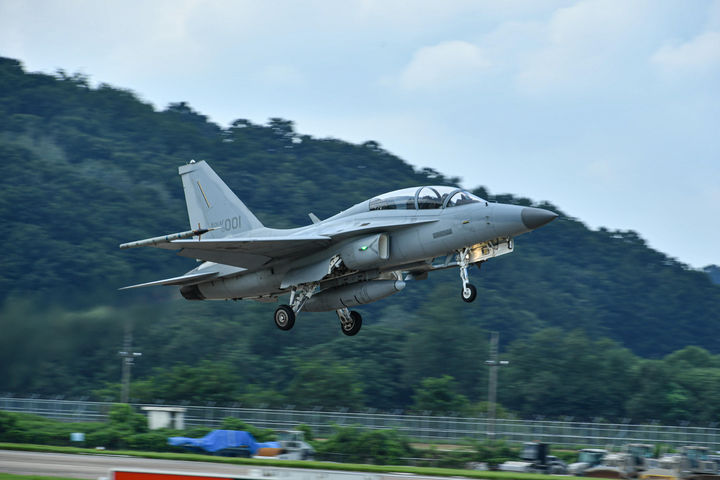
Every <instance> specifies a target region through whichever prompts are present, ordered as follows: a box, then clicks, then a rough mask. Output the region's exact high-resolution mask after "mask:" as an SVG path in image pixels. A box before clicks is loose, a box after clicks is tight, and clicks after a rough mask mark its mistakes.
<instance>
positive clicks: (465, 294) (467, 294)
mask: <svg viewBox="0 0 720 480" xmlns="http://www.w3.org/2000/svg"><path fill="white" fill-rule="evenodd" d="M460 294H461V297H462V299H463V300H464V301H466V302H467V303H470V302H472V301H473V300H475V297H477V288H475V285H473V284H472V283H468V284H466V285H465V286H464V287H463V289H462V292H460Z"/></svg>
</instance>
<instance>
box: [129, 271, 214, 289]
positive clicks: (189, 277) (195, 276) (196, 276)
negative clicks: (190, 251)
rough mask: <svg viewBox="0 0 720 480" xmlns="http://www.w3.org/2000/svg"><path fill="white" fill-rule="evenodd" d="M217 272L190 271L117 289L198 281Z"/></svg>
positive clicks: (184, 283) (208, 277)
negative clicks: (177, 275)
mask: <svg viewBox="0 0 720 480" xmlns="http://www.w3.org/2000/svg"><path fill="white" fill-rule="evenodd" d="M217 275H218V272H208V273H192V274H186V275H181V276H179V277H172V278H165V279H163V280H155V281H154V282H146V283H138V284H137V285H129V286H127V287H122V288H120V289H118V290H127V289H129V288H140V287H152V286H155V285H186V284H189V283H199V282H200V281H202V280H207V279H210V278H212V277H217Z"/></svg>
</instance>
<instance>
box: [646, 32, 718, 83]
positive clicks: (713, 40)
mask: <svg viewBox="0 0 720 480" xmlns="http://www.w3.org/2000/svg"><path fill="white" fill-rule="evenodd" d="M650 61H651V62H652V63H653V64H655V65H657V66H658V67H660V68H661V69H663V70H664V71H666V72H669V73H699V72H707V71H709V70H712V69H715V68H717V67H720V32H705V33H703V34H701V35H698V36H696V37H695V38H693V39H692V40H690V41H688V42H685V43H681V44H679V45H665V46H663V47H661V48H660V49H659V50H657V51H656V52H655V54H653V56H652V57H651V58H650Z"/></svg>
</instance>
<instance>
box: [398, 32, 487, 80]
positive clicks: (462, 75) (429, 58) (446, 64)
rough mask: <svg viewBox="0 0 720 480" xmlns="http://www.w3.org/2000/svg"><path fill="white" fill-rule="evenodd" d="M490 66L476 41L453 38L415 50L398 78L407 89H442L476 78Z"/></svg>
mask: <svg viewBox="0 0 720 480" xmlns="http://www.w3.org/2000/svg"><path fill="white" fill-rule="evenodd" d="M490 66H491V63H490V61H489V60H488V58H487V56H486V55H485V53H484V52H483V50H482V49H481V48H479V47H478V46H477V45H474V44H472V43H469V42H464V41H459V40H453V41H447V42H441V43H439V44H437V45H433V46H430V47H422V48H420V49H419V50H417V51H416V52H415V54H414V55H413V57H412V60H411V61H410V63H409V64H408V65H407V66H406V67H405V69H404V70H403V71H402V73H401V74H400V77H399V80H398V81H399V84H400V85H401V86H402V87H403V88H405V89H408V90H433V89H440V90H445V89H451V88H457V87H462V86H465V85H469V84H473V83H475V82H477V80H478V78H479V77H480V75H482V74H483V73H484V72H485V71H487V69H488V68H489V67H490Z"/></svg>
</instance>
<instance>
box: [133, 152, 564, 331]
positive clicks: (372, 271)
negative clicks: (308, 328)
mask: <svg viewBox="0 0 720 480" xmlns="http://www.w3.org/2000/svg"><path fill="white" fill-rule="evenodd" d="M179 173H180V176H181V178H182V183H183V189H184V192H185V200H186V203H187V210H188V218H189V222H190V225H191V228H192V230H189V231H185V232H180V233H177V234H171V235H166V236H160V237H153V238H149V239H146V240H140V241H136V242H130V243H126V244H123V245H121V248H134V247H139V246H153V247H157V248H163V249H168V250H176V251H177V253H178V255H181V256H185V257H189V258H196V259H199V260H201V261H203V263H202V264H201V265H199V266H198V267H197V268H195V269H193V270H191V271H190V272H188V273H186V274H185V275H183V276H180V277H173V278H171V279H165V280H158V281H155V282H147V283H143V284H138V285H132V286H130V287H125V288H135V287H142V286H150V285H176V286H178V285H179V286H180V287H181V293H182V294H183V296H185V297H186V298H188V299H191V300H203V299H207V300H212V299H217V300H220V299H223V300H224V299H244V298H249V299H255V300H261V301H267V300H274V299H276V298H277V297H278V296H280V295H283V294H286V293H291V292H292V296H291V301H290V303H291V305H289V306H288V305H281V306H280V307H279V308H278V309H277V310H276V319H275V321H276V324H278V327H279V328H282V329H283V330H287V329H289V328H291V327H292V325H293V324H294V321H295V314H296V313H299V312H300V311H301V310H302V309H304V310H306V311H324V310H337V312H338V316H339V317H340V320H341V325H342V327H343V332H344V333H346V334H347V335H354V334H355V333H357V330H359V325H360V324H361V317H360V316H359V314H357V313H356V312H349V310H348V307H351V306H356V305H361V304H365V303H370V302H372V301H376V300H379V299H381V298H385V297H387V296H389V295H392V294H394V293H397V292H399V291H400V290H402V289H403V288H405V285H406V282H407V281H412V280H418V279H423V278H425V277H427V273H428V272H430V271H433V270H438V269H443V268H450V267H460V272H461V275H460V276H461V281H462V285H463V288H462V294H463V295H462V296H463V299H464V300H465V301H472V300H473V299H474V298H475V287H473V286H472V285H471V284H470V283H469V282H468V276H467V271H468V270H467V268H468V266H469V265H471V264H473V263H478V262H483V261H486V260H488V259H490V258H493V257H495V256H499V255H503V254H506V253H510V252H512V251H514V244H513V238H514V237H515V236H517V235H521V234H523V233H526V232H529V231H531V230H533V229H535V228H539V227H540V226H542V225H545V224H546V223H548V222H550V221H552V220H553V219H554V218H555V217H557V215H556V214H555V213H553V212H550V211H548V210H543V209H539V208H533V207H523V206H517V205H506V204H499V203H489V202H487V201H485V200H483V199H479V198H477V197H475V196H473V195H471V194H469V193H467V192H464V191H462V190H460V189H455V188H451V187H416V188H414V189H405V190H399V191H396V192H389V193H388V194H384V195H380V196H378V197H375V198H374V199H372V201H371V200H366V201H364V202H361V203H359V204H357V205H354V206H352V207H350V208H348V209H347V210H344V211H342V212H340V213H338V214H336V215H334V216H332V217H330V218H328V219H325V220H320V219H318V218H317V217H316V216H315V215H310V219H311V221H312V223H311V224H310V225H307V226H305V227H300V228H294V229H284V230H283V229H273V228H267V227H264V226H263V225H262V223H261V222H260V221H259V220H258V219H257V217H255V215H253V214H252V212H251V211H250V210H249V209H248V208H247V207H246V206H245V205H244V204H243V202H242V201H241V200H240V199H239V198H238V197H237V196H236V195H235V194H234V193H233V192H232V191H231V190H230V188H229V187H228V186H227V185H226V184H225V183H224V182H223V181H222V180H221V179H220V177H219V176H218V175H217V174H216V173H215V172H214V171H213V170H212V169H211V168H210V166H209V165H208V164H207V163H206V162H204V161H201V162H197V163H195V162H191V163H190V164H188V165H183V166H181V167H180V168H179ZM412 192H414V197H413V193H412ZM441 192H442V193H441ZM398 207H401V208H398ZM386 208H393V209H386ZM288 317H292V318H290V319H288ZM353 325H355V326H354V327H353Z"/></svg>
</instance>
